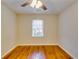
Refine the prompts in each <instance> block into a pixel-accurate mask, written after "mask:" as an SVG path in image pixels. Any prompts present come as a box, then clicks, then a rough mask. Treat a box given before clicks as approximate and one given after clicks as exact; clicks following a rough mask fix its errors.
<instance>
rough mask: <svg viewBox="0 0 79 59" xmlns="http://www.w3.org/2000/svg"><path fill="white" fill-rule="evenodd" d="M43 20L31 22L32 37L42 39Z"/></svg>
mask: <svg viewBox="0 0 79 59" xmlns="http://www.w3.org/2000/svg"><path fill="white" fill-rule="evenodd" d="M43 36H44V34H43V20H33V21H32V37H43Z"/></svg>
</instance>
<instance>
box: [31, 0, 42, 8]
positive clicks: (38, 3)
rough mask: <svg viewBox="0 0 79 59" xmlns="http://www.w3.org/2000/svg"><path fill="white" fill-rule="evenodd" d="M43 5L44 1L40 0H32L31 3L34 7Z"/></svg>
mask: <svg viewBox="0 0 79 59" xmlns="http://www.w3.org/2000/svg"><path fill="white" fill-rule="evenodd" d="M42 5H43V4H42V2H41V1H39V0H32V3H31V4H30V6H31V7H33V8H40V7H41V6H42Z"/></svg>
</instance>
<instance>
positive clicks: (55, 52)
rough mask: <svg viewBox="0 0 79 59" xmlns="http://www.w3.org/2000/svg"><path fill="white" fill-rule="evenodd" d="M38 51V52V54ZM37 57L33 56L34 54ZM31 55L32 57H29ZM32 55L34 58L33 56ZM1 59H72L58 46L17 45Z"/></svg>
mask: <svg viewBox="0 0 79 59" xmlns="http://www.w3.org/2000/svg"><path fill="white" fill-rule="evenodd" d="M39 53H40V54H39ZM35 54H36V55H37V54H38V55H39V56H38V55H37V57H38V58H35V57H34V56H36V55H35ZM31 57H32V58H31ZM33 57H34V58H33ZM2 59H72V58H71V57H70V56H69V55H68V54H67V53H66V52H65V51H63V50H62V49H61V48H60V47H59V46H18V47H16V48H15V49H14V50H13V51H11V53H9V54H7V55H6V56H4V57H3V58H2Z"/></svg>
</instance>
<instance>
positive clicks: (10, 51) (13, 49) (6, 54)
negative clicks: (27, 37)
mask: <svg viewBox="0 0 79 59" xmlns="http://www.w3.org/2000/svg"><path fill="white" fill-rule="evenodd" d="M16 47H17V46H13V47H12V48H11V49H9V50H8V51H7V52H6V53H5V54H4V55H2V58H3V57H4V56H5V55H7V54H8V53H10V52H11V51H12V50H14V49H15V48H16Z"/></svg>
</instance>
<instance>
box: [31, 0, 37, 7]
mask: <svg viewBox="0 0 79 59" xmlns="http://www.w3.org/2000/svg"><path fill="white" fill-rule="evenodd" d="M36 4H37V0H32V3H31V4H30V6H31V7H33V8H34V7H35V5H36Z"/></svg>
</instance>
